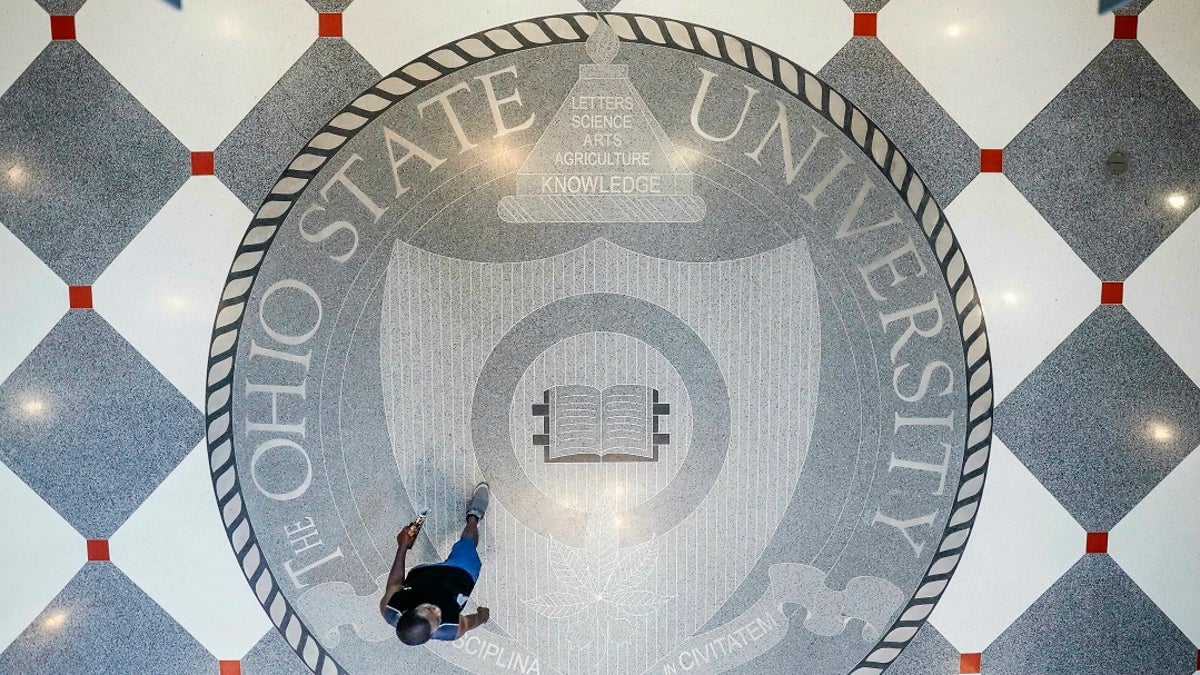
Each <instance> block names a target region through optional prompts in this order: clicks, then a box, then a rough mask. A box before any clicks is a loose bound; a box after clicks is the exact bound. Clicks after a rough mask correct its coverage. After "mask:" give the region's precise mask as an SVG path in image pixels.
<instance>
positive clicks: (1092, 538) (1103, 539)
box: [1086, 532, 1108, 553]
mask: <svg viewBox="0 0 1200 675" xmlns="http://www.w3.org/2000/svg"><path fill="white" fill-rule="evenodd" d="M1086 550H1087V552H1088V553H1108V533H1107V532H1088V533H1087V549H1086Z"/></svg>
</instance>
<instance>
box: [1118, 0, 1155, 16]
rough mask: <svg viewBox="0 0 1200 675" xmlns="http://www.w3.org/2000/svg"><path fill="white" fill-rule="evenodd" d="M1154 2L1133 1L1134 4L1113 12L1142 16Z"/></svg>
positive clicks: (1145, 0) (1144, 0) (1150, 0)
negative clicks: (1143, 11) (1144, 10)
mask: <svg viewBox="0 0 1200 675" xmlns="http://www.w3.org/2000/svg"><path fill="white" fill-rule="evenodd" d="M1151 2H1152V0H1133V2H1131V3H1129V4H1128V5H1124V6H1122V7H1118V8H1117V9H1115V10H1113V14H1141V13H1142V10H1143V9H1146V7H1148V6H1149V5H1150V3H1151Z"/></svg>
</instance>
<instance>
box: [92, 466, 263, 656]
mask: <svg viewBox="0 0 1200 675" xmlns="http://www.w3.org/2000/svg"><path fill="white" fill-rule="evenodd" d="M109 555H110V556H111V558H112V561H113V563H114V564H116V565H117V566H118V567H120V568H121V571H122V572H124V573H125V574H126V575H127V576H128V577H129V578H130V579H132V580H133V582H134V583H136V584H137V585H138V586H139V587H141V589H142V590H143V591H145V592H146V595H149V596H150V597H151V598H153V599H154V601H155V602H157V603H158V604H159V605H160V606H161V607H162V608H163V609H165V610H166V611H167V613H168V614H170V615H171V617H172V618H174V619H175V620H176V621H178V622H179V625H181V626H183V627H184V628H185V629H187V631H188V632H189V633H191V634H192V636H193V637H195V638H196V640H198V641H199V642H200V644H202V645H204V646H205V648H207V649H208V650H209V651H210V652H212V654H213V655H214V656H216V657H217V658H218V659H229V660H233V659H240V658H241V657H242V656H244V655H245V654H246V652H248V651H249V650H250V648H251V647H253V646H254V645H255V643H257V642H258V641H259V639H260V638H262V636H263V635H264V634H266V632H267V631H268V630H270V628H271V622H270V620H269V619H268V618H267V615H266V613H265V612H263V609H262V606H261V605H259V604H258V600H256V599H255V597H254V594H253V593H252V592H251V590H250V586H249V584H247V583H246V578H245V576H243V574H242V570H241V568H240V567H239V566H238V563H237V558H236V557H234V555H233V550H232V549H231V548H230V545H229V540H228V539H227V538H226V537H225V530H224V529H223V527H222V525H221V517H220V514H219V513H218V511H217V502H216V499H215V497H214V496H213V487H212V481H211V479H210V477H209V470H208V454H207V452H206V450H205V447H204V444H203V443H201V444H200V445H198V446H197V447H196V448H195V449H194V450H192V452H191V453H189V454H188V456H187V457H185V458H184V460H183V462H181V463H180V464H179V466H178V467H176V468H175V470H174V471H172V472H171V474H170V475H169V476H167V478H166V479H165V480H163V482H162V484H161V485H159V486H158V488H156V489H155V490H154V492H153V493H151V495H150V496H149V497H147V498H146V501H145V502H143V503H142V505H141V506H139V507H138V509H137V511H134V512H133V515H132V516H130V517H129V520H127V521H126V522H125V524H124V525H122V526H121V528H120V529H119V530H117V532H116V533H115V534H113V536H112V537H111V538H110V539H109Z"/></svg>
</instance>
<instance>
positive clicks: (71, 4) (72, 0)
mask: <svg viewBox="0 0 1200 675" xmlns="http://www.w3.org/2000/svg"><path fill="white" fill-rule="evenodd" d="M83 1H84V0H37V3H38V4H39V5H41V6H42V8H43V9H45V10H46V11H47V12H49V13H50V14H58V15H62V14H74V13H75V12H78V11H79V8H80V7H83Z"/></svg>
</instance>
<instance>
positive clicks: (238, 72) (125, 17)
mask: <svg viewBox="0 0 1200 675" xmlns="http://www.w3.org/2000/svg"><path fill="white" fill-rule="evenodd" d="M75 30H76V34H77V36H78V39H79V42H80V44H82V45H83V46H84V47H86V48H87V50H88V51H89V52H91V53H92V55H93V56H95V57H96V60H98V61H99V62H100V63H101V64H102V65H103V66H104V67H105V68H107V69H108V70H109V72H111V73H112V74H113V76H114V77H115V78H117V80H118V81H119V82H120V83H121V84H122V85H124V86H125V88H126V89H128V90H129V91H130V93H132V94H133V95H134V96H136V97H137V99H138V100H139V101H141V102H142V104H143V105H145V106H146V108H147V109H149V110H150V112H151V113H153V114H154V115H155V116H156V117H157V118H158V119H159V121H161V122H162V123H163V125H164V126H166V127H167V129H169V130H170V131H171V132H172V133H173V134H175V136H177V137H178V138H179V140H180V141H182V142H183V144H184V145H186V146H187V147H188V148H189V149H191V150H214V149H216V147H217V145H218V144H219V143H220V142H221V140H222V139H224V138H225V136H226V135H228V134H229V132H230V131H232V130H233V128H234V127H235V126H237V124H238V122H240V121H241V120H242V118H243V117H245V116H246V113H248V112H250V109H251V108H253V107H254V104H255V103H257V102H258V100H259V99H260V98H262V96H263V94H266V93H267V91H268V90H269V89H270V88H271V86H272V85H274V84H275V82H277V81H278V80H279V78H280V77H281V76H282V75H283V74H284V73H285V72H286V71H287V69H288V68H289V67H290V66H291V65H292V64H293V63H295V62H296V59H298V58H299V57H300V55H301V54H303V53H304V50H305V49H307V48H308V47H309V45H311V44H312V43H313V41H314V40H315V39H316V38H317V14H316V12H315V11H314V10H313V9H312V7H310V6H309V5H308V3H306V2H294V1H293V0H254V1H253V2H245V1H244V0H204V1H203V2H184V3H183V9H182V10H177V9H174V8H173V7H171V4H170V3H167V2H146V1H145V0H88V2H86V3H84V5H83V8H82V9H80V10H79V13H78V14H76V16H75Z"/></svg>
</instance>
